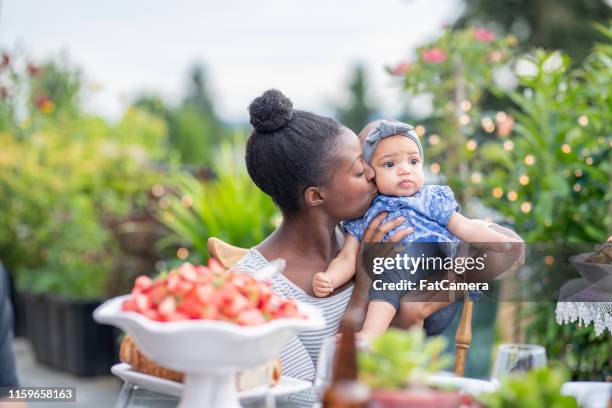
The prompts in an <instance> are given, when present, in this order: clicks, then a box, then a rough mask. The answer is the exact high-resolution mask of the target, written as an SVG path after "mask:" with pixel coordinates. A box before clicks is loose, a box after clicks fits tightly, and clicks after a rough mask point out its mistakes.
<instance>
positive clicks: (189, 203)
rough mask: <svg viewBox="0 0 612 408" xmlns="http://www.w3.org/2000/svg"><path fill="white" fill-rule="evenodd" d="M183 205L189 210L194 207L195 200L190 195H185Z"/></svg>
mask: <svg viewBox="0 0 612 408" xmlns="http://www.w3.org/2000/svg"><path fill="white" fill-rule="evenodd" d="M181 204H183V207H185V208H189V207H191V206H192V205H193V199H192V198H191V196H189V195H184V196H183V198H181Z"/></svg>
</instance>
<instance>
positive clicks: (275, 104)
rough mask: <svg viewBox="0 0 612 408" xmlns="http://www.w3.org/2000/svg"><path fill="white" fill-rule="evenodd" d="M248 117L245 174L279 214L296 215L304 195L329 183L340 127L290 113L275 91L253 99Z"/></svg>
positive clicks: (327, 120) (328, 120)
mask: <svg viewBox="0 0 612 408" xmlns="http://www.w3.org/2000/svg"><path fill="white" fill-rule="evenodd" d="M249 113H250V122H251V125H253V131H252V132H251V135H250V136H249V140H248V142H247V146H246V156H245V159H246V165H247V170H248V172H249V175H250V176H251V179H253V182H254V183H255V184H256V185H257V186H258V187H259V188H260V189H261V190H262V191H263V192H264V193H266V194H268V195H269V196H270V197H272V200H274V202H275V203H276V205H278V206H279V207H280V209H281V211H282V212H283V213H284V214H286V215H288V214H295V213H298V212H299V211H300V209H301V208H302V204H303V201H302V194H303V192H304V190H305V189H306V188H308V187H310V186H322V185H325V184H326V183H327V182H328V181H329V174H330V170H331V169H332V166H333V161H334V158H335V153H336V148H335V147H336V144H337V141H338V135H339V134H340V129H341V126H340V124H339V123H338V122H336V121H335V120H333V119H331V118H326V117H323V116H319V115H315V114H314V113H310V112H304V111H301V110H293V104H292V103H291V100H289V98H287V97H286V96H285V95H283V93H282V92H280V91H279V90H276V89H270V90H267V91H266V92H264V94H263V95H261V96H259V97H257V98H255V99H254V100H253V102H251V104H250V105H249Z"/></svg>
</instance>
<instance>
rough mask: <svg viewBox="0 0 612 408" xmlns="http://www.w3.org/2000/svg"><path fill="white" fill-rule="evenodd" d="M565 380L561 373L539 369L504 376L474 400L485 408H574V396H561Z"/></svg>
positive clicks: (544, 368) (543, 368) (575, 404)
mask: <svg viewBox="0 0 612 408" xmlns="http://www.w3.org/2000/svg"><path fill="white" fill-rule="evenodd" d="M567 379H568V375H567V373H566V372H565V371H564V370H560V369H550V368H548V367H542V368H538V369H535V370H532V371H529V372H528V373H521V374H518V375H516V374H515V375H511V376H508V377H506V378H505V379H504V380H502V382H501V384H500V386H499V388H498V389H497V390H496V391H495V392H493V393H485V394H481V395H479V396H478V400H479V402H480V403H481V404H483V405H484V406H485V407H486V408H531V407H533V408H539V407H558V408H578V403H577V402H576V399H575V398H574V397H572V396H569V395H562V394H561V387H562V385H563V383H565V381H567Z"/></svg>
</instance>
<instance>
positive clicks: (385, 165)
mask: <svg viewBox="0 0 612 408" xmlns="http://www.w3.org/2000/svg"><path fill="white" fill-rule="evenodd" d="M394 165H395V163H393V162H392V161H388V162H385V164H383V167H386V168H388V169H390V168H391V167H393V166H394Z"/></svg>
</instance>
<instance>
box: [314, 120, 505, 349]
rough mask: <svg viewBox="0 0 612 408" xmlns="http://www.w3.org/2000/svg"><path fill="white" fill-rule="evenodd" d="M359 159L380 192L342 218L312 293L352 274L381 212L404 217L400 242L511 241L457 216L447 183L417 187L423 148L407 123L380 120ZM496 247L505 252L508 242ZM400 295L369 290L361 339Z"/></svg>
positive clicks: (379, 330)
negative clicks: (356, 215) (340, 238)
mask: <svg viewBox="0 0 612 408" xmlns="http://www.w3.org/2000/svg"><path fill="white" fill-rule="evenodd" d="M363 157H364V160H366V161H367V162H368V163H370V165H371V166H372V167H373V168H374V171H375V179H374V180H375V182H376V186H377V187H378V191H379V193H380V195H378V196H377V197H376V198H375V199H374V201H373V202H372V205H371V206H370V208H369V209H368V211H367V212H366V214H365V215H364V216H363V217H362V218H360V219H355V220H350V221H346V222H344V224H343V225H344V228H345V229H346V230H347V231H348V232H349V234H347V237H346V240H345V243H344V246H343V248H342V250H341V251H340V253H339V254H338V257H337V258H335V259H334V260H333V261H332V262H331V263H330V265H329V267H328V269H327V271H325V272H319V273H317V274H316V275H315V276H314V278H313V283H312V284H313V290H314V293H315V294H316V295H317V296H319V297H323V296H327V295H329V294H330V293H331V292H333V290H334V289H336V288H338V287H339V286H341V285H343V284H344V283H345V282H347V281H348V280H350V279H351V278H352V277H353V275H354V274H355V261H356V259H357V256H358V253H359V248H360V241H361V240H362V237H363V234H364V231H365V229H366V228H367V226H368V225H369V224H370V222H371V221H372V219H373V218H374V217H376V216H377V215H378V214H380V213H381V212H383V211H386V212H388V213H389V215H388V216H387V219H392V218H395V217H396V216H400V215H402V216H404V217H405V219H406V221H405V222H404V224H402V225H401V226H400V227H397V228H407V227H412V228H413V229H414V232H413V233H411V234H410V235H408V236H407V237H406V238H404V239H403V240H402V241H401V244H405V245H406V244H410V243H413V242H438V243H456V242H460V241H464V242H477V243H507V242H512V240H511V239H509V238H508V237H506V236H505V235H503V234H500V233H497V232H495V231H493V230H492V229H490V228H488V226H486V224H485V223H484V222H482V221H480V220H471V219H469V218H466V217H464V216H463V215H461V214H459V212H458V211H459V209H460V207H459V204H458V203H457V202H456V201H455V198H454V195H453V192H452V191H451V189H450V188H449V187H447V186H438V185H426V186H424V185H423V182H424V176H423V147H422V146H421V142H420V141H419V138H418V136H417V134H416V133H415V132H414V129H413V127H412V126H410V125H407V124H405V123H401V122H390V121H382V122H381V123H380V124H379V125H378V126H377V127H376V128H375V129H374V130H372V131H371V132H370V133H369V134H368V136H367V138H366V139H365V142H364V145H363ZM396 230H397V229H396ZM396 230H392V231H390V232H389V233H388V235H391V234H392V233H393V232H395V231H396ZM497 247H498V249H499V248H501V250H503V251H506V250H510V248H511V245H510V244H509V243H508V244H502V245H497ZM401 295H402V294H401V293H400V292H395V294H392V295H391V298H390V297H389V294H388V293H387V294H382V295H380V296H376V295H373V293H372V291H370V303H369V305H368V311H367V315H366V320H365V323H364V326H363V330H362V331H361V333H360V335H361V336H362V337H365V338H373V337H376V336H378V335H380V334H383V333H384V332H385V331H386V330H387V328H388V327H389V324H390V323H391V320H392V319H393V317H394V316H395V313H396V312H397V310H398V308H399V301H400V298H401ZM373 297H374V298H376V299H373ZM373 300H377V301H373Z"/></svg>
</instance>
